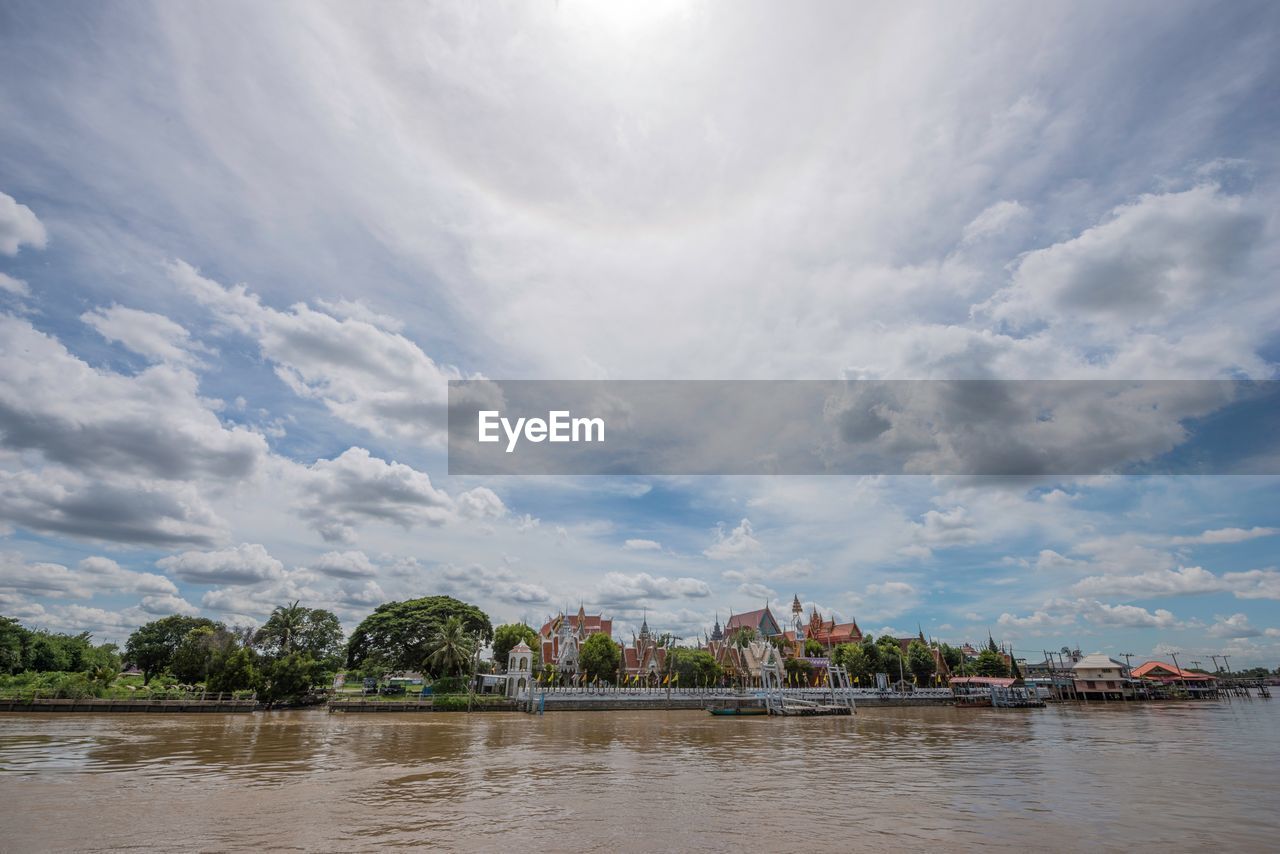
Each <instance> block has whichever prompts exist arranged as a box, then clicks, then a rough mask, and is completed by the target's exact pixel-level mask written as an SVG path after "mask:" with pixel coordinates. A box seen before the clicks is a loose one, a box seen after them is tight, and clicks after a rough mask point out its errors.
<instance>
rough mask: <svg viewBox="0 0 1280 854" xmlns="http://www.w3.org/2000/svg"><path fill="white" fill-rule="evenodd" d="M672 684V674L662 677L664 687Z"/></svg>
mask: <svg viewBox="0 0 1280 854" xmlns="http://www.w3.org/2000/svg"><path fill="white" fill-rule="evenodd" d="M670 683H671V674H670V673H668V674H667V675H666V676H663V677H662V684H663V685H668V684H670Z"/></svg>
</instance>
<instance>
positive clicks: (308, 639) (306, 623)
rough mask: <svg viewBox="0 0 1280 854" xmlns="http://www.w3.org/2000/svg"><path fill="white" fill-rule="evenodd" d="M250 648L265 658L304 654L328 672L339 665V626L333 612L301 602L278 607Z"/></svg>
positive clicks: (340, 645) (340, 647)
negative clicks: (255, 648)
mask: <svg viewBox="0 0 1280 854" xmlns="http://www.w3.org/2000/svg"><path fill="white" fill-rule="evenodd" d="M253 645H254V646H256V647H257V648H258V649H260V650H262V653H263V655H265V656H266V657H267V658H270V659H275V658H280V657H282V656H286V655H291V654H292V653H295V652H305V653H306V654H307V655H309V656H311V658H313V659H314V660H315V661H317V662H319V663H320V664H322V665H324V666H325V667H326V668H329V669H337V668H338V667H340V666H341V664H342V653H343V644H342V623H341V622H339V621H338V617H337V615H336V614H334V613H333V612H332V611H326V610H324V609H323V608H307V607H305V606H303V605H302V603H301V602H291V603H289V604H287V605H278V606H276V608H275V610H273V611H272V612H271V616H270V617H268V618H267V621H266V622H265V623H263V624H262V628H260V629H258V631H257V632H255V633H254V635H253Z"/></svg>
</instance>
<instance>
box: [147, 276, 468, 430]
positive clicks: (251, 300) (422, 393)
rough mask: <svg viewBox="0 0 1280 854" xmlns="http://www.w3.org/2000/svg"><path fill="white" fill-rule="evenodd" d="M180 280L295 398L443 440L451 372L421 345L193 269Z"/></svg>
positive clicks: (370, 425)
mask: <svg viewBox="0 0 1280 854" xmlns="http://www.w3.org/2000/svg"><path fill="white" fill-rule="evenodd" d="M169 274H170V276H171V278H172V279H173V281H174V282H175V283H176V284H177V285H179V286H180V287H182V288H184V289H185V290H186V291H187V292H188V293H190V294H191V295H192V296H194V297H195V298H196V299H197V300H198V301H199V302H200V303H201V304H203V305H205V306H206V307H208V308H210V309H211V310H213V311H214V312H215V314H216V315H217V316H218V317H219V318H220V319H221V320H223V321H225V322H226V323H228V324H230V325H231V326H232V327H233V328H235V329H236V330H238V331H239V332H242V333H245V334H247V335H249V336H251V337H252V338H253V339H254V340H255V341H256V342H257V344H258V346H259V348H260V349H261V351H262V355H263V356H264V357H265V358H266V359H268V360H269V361H270V362H271V363H272V364H273V365H274V366H275V370H276V374H277V375H278V376H279V377H280V379H282V380H283V381H284V382H285V383H286V384H287V385H288V386H289V387H290V388H291V389H292V390H293V391H294V393H296V394H298V395H300V396H302V397H308V398H313V399H316V400H320V401H322V402H323V403H324V404H325V406H326V407H328V409H329V411H330V412H331V413H333V415H334V416H336V417H338V418H340V419H342V420H343V421H346V422H347V423H349V424H353V425H355V426H357V427H361V428H363V429H365V430H368V431H369V432H371V433H373V434H375V435H378V436H392V437H397V438H401V439H412V440H419V441H428V442H431V443H434V444H439V443H441V442H442V441H443V438H444V431H445V429H446V424H445V412H446V405H447V400H446V392H447V389H448V385H447V383H448V381H449V380H451V379H460V378H461V374H459V373H458V371H457V370H456V369H454V368H452V367H448V366H441V365H438V364H436V362H435V361H433V360H432V359H431V358H430V357H428V356H427V354H426V353H424V352H422V349H421V348H419V347H418V345H417V344H415V343H413V342H412V341H410V340H409V339H408V338H405V337H404V336H403V335H400V334H398V333H396V332H392V331H389V330H388V329H384V328H381V327H380V326H376V325H374V324H373V323H370V322H369V320H368V319H367V318H361V317H360V316H358V313H353V312H352V311H351V310H350V308H351V304H350V303H344V304H342V306H341V309H342V313H343V314H344V315H345V316H343V317H335V316H334V315H332V314H326V313H325V312H322V311H316V310H314V309H312V308H310V307H308V306H307V305H306V304H303V303H299V304H297V305H294V306H292V307H291V308H290V309H289V310H288V311H277V310H276V309H273V308H270V307H268V306H265V305H263V304H262V302H261V300H259V298H258V296H257V295H256V294H252V293H250V292H249V291H248V290H247V289H246V288H245V287H244V286H243V285H236V286H233V287H230V288H224V287H223V286H222V285H220V284H218V283H217V282H214V281H212V280H211V279H207V278H205V277H204V276H201V275H200V273H199V272H198V271H197V270H196V269H195V268H193V267H192V266H191V265H189V264H187V263H186V262H184V261H177V262H174V263H173V264H172V265H170V268H169Z"/></svg>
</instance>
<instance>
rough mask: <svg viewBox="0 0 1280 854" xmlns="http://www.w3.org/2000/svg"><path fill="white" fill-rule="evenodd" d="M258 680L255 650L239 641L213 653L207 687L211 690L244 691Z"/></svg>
mask: <svg viewBox="0 0 1280 854" xmlns="http://www.w3.org/2000/svg"><path fill="white" fill-rule="evenodd" d="M257 681H258V670H257V668H256V667H255V666H254V659H253V651H252V650H250V649H249V648H248V647H244V646H240V645H239V644H238V643H237V644H232V645H231V646H229V647H227V648H225V649H222V650H218V651H217V652H215V653H214V654H213V658H212V660H211V661H210V662H209V676H208V679H207V680H206V682H205V687H206V688H208V689H209V690H210V691H244V690H247V689H249V688H252V687H253V686H254V684H255V683H257Z"/></svg>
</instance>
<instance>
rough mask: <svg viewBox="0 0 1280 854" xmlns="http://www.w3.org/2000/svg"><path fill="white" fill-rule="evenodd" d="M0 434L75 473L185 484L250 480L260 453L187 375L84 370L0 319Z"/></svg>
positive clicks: (48, 341) (58, 347) (163, 368)
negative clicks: (2, 358)
mask: <svg viewBox="0 0 1280 854" xmlns="http://www.w3.org/2000/svg"><path fill="white" fill-rule="evenodd" d="M0 346H2V347H4V349H5V352H7V353H8V354H10V358H7V359H6V364H5V370H4V371H3V372H0V432H3V440H2V441H3V443H4V445H5V446H7V447H9V448H12V449H14V450H19V451H28V450H34V451H39V452H40V453H41V454H42V455H43V456H44V458H45V459H47V460H49V461H51V462H56V463H60V464H62V465H66V466H69V467H72V468H75V469H77V470H81V471H97V472H102V473H106V474H108V475H110V476H111V477H113V478H114V477H119V476H121V475H125V474H137V475H142V476H146V477H150V478H161V479H166V480H184V479H188V478H193V477H195V476H197V475H203V476H209V477H216V478H226V479H235V478H241V477H245V476H247V475H249V474H251V473H252V472H253V471H254V469H255V468H256V467H257V466H258V465H259V464H260V463H261V462H262V460H263V459H264V457H265V456H266V453H267V445H266V440H264V439H263V437H262V436H260V435H259V434H257V433H254V432H252V431H250V430H247V429H244V428H241V427H233V428H227V427H225V426H224V425H223V424H222V423H220V422H219V420H218V417H217V415H216V414H215V413H214V411H213V410H212V409H211V408H210V407H209V405H208V402H207V401H205V400H203V399H202V398H201V397H200V396H199V393H198V388H197V381H196V377H195V375H194V374H192V373H191V372H190V371H188V370H186V369H183V368H178V367H174V366H170V365H154V366H152V367H150V368H148V369H146V370H145V371H142V372H141V373H139V374H137V375H136V376H125V375H122V374H116V373H113V372H110V371H106V370H99V369H95V368H92V367H90V366H89V365H88V364H86V363H85V362H83V361H82V360H80V359H79V358H77V357H75V356H73V355H72V354H71V353H69V352H68V351H67V349H66V348H65V347H64V346H63V345H62V343H61V342H59V341H58V340H57V339H55V338H53V337H51V336H49V335H45V334H43V333H41V332H38V331H37V330H36V329H35V328H34V327H32V325H31V324H30V323H29V322H27V321H25V320H20V319H17V318H14V317H9V316H4V315H0Z"/></svg>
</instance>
